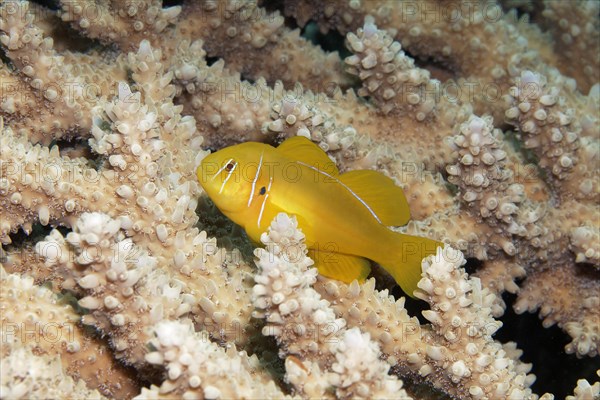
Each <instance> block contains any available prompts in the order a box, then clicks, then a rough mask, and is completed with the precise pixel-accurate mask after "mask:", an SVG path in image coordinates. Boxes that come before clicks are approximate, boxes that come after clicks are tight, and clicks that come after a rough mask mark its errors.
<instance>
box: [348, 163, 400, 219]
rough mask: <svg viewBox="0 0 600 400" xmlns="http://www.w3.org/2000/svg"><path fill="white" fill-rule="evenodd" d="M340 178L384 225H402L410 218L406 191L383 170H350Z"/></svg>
mask: <svg viewBox="0 0 600 400" xmlns="http://www.w3.org/2000/svg"><path fill="white" fill-rule="evenodd" d="M339 180H340V181H341V182H342V183H343V184H345V185H346V186H347V187H348V188H350V190H352V191H353V192H354V193H355V194H356V195H357V196H358V197H359V198H360V199H361V200H362V201H363V202H364V203H365V204H366V205H367V206H368V207H369V208H370V209H371V210H372V211H373V212H374V213H375V215H377V218H378V219H379V221H381V223H382V224H383V225H386V226H402V225H406V224H407V223H408V221H409V220H410V209H409V208H408V201H406V196H405V195H404V191H403V190H402V188H400V187H399V186H396V184H395V183H394V181H393V180H392V179H390V178H388V177H387V176H385V175H383V174H382V173H381V172H377V171H372V170H359V171H350V172H346V173H344V174H342V175H340V177H339Z"/></svg>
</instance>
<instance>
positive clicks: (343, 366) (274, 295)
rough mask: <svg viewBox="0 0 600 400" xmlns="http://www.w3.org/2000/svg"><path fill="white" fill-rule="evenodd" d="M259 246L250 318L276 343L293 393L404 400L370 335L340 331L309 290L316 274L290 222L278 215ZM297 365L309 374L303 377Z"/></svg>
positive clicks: (339, 325)
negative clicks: (329, 391) (330, 391)
mask: <svg viewBox="0 0 600 400" xmlns="http://www.w3.org/2000/svg"><path fill="white" fill-rule="evenodd" d="M261 241H262V242H263V244H264V245H265V249H257V250H256V252H255V254H256V256H257V261H256V264H257V266H258V268H259V271H258V274H257V275H256V277H255V278H254V279H255V280H256V285H255V286H254V289H253V295H254V299H253V301H254V305H255V307H256V308H257V311H256V312H255V314H254V315H255V316H256V317H260V318H265V319H266V321H267V325H266V326H265V327H264V328H263V334H264V335H266V336H275V337H276V338H277V341H278V343H279V344H280V346H281V349H280V356H281V357H282V358H283V357H286V367H288V368H289V370H287V374H288V376H287V379H288V381H289V382H291V383H292V384H293V385H294V386H295V388H296V390H297V391H298V392H299V393H300V394H301V395H303V396H310V397H313V396H315V395H316V396H318V397H323V396H325V395H326V391H325V390H326V389H327V386H329V385H331V386H333V387H334V388H335V395H336V397H337V398H342V399H350V398H403V399H404V398H406V399H409V398H410V397H408V395H407V394H406V392H405V391H404V390H401V388H402V381H400V380H398V379H396V377H395V376H389V375H388V371H389V369H390V366H389V365H388V364H387V363H385V362H383V361H381V360H380V350H379V346H378V345H377V344H376V343H375V342H374V341H372V340H371V338H370V335H369V334H368V333H363V332H361V331H360V329H358V328H352V329H346V321H345V320H344V319H341V318H336V317H335V315H334V311H333V308H331V307H330V305H329V302H328V301H326V300H324V299H322V298H321V295H320V294H319V293H317V292H316V291H315V290H314V289H313V288H312V287H311V286H312V285H313V284H314V283H315V282H316V276H317V274H318V272H317V270H316V268H309V267H310V266H311V265H312V264H313V261H312V260H311V259H310V258H308V256H307V255H306V254H307V249H306V245H305V244H304V234H303V233H302V231H301V230H300V229H299V228H298V223H297V221H296V219H295V218H294V217H292V218H290V217H289V216H288V215H287V214H283V213H280V214H278V215H277V216H276V217H275V219H274V220H273V222H272V223H271V226H270V227H269V229H268V231H267V232H266V233H264V234H263V235H262V236H261ZM294 360H298V361H296V362H295V361H294ZM298 366H299V367H300V369H302V370H304V371H311V372H309V373H308V375H307V374H305V373H303V372H301V371H300V370H298ZM309 375H311V376H309ZM299 377H303V378H304V379H299ZM305 380H308V381H309V382H308V385H306V384H307V382H305ZM315 381H316V382H315ZM305 386H307V387H306V388H305ZM317 390H321V392H320V393H319V392H318V391H317Z"/></svg>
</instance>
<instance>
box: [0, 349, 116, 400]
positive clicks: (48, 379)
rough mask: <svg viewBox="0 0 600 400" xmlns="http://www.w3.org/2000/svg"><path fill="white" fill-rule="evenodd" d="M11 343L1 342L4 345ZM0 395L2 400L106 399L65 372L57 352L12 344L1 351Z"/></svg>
mask: <svg viewBox="0 0 600 400" xmlns="http://www.w3.org/2000/svg"><path fill="white" fill-rule="evenodd" d="M6 346H8V347H12V346H13V345H10V344H8V343H7V342H3V347H6ZM2 353H3V354H2V361H0V382H1V383H0V397H2V398H3V399H50V398H57V399H60V398H67V397H68V398H70V399H81V400H86V399H106V397H104V396H102V395H101V394H100V393H98V391H97V390H90V389H88V388H87V387H86V385H85V382H84V381H83V380H77V381H75V380H73V378H71V377H70V376H68V375H66V374H65V373H64V371H63V367H62V365H61V360H60V356H59V355H54V356H49V355H37V354H35V353H34V352H33V351H32V350H31V349H30V348H27V347H17V346H14V347H13V348H12V350H9V351H6V350H4V351H3V352H2Z"/></svg>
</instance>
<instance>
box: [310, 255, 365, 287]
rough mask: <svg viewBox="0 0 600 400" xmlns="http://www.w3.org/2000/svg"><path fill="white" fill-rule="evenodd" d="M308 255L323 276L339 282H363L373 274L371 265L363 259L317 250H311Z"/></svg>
mask: <svg viewBox="0 0 600 400" xmlns="http://www.w3.org/2000/svg"><path fill="white" fill-rule="evenodd" d="M308 255H309V257H310V258H312V259H313V261H314V262H315V267H316V268H317V269H318V270H319V273H320V274H321V275H324V276H326V277H328V278H333V279H337V280H338V281H342V282H346V283H350V282H352V281H353V280H355V279H356V280H357V281H359V282H363V281H364V280H365V279H366V278H367V276H369V273H370V272H371V263H370V262H369V260H367V259H366V258H363V257H358V256H352V255H348V254H342V253H332V252H328V251H316V250H309V251H308Z"/></svg>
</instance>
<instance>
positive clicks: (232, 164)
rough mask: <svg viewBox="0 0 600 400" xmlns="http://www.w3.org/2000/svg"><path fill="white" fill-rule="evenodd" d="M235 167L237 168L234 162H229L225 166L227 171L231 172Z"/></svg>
mask: <svg viewBox="0 0 600 400" xmlns="http://www.w3.org/2000/svg"><path fill="white" fill-rule="evenodd" d="M234 166H235V163H234V162H233V161H229V162H228V163H227V165H226V166H225V169H226V170H227V171H231V170H232V169H233V167H234Z"/></svg>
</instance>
